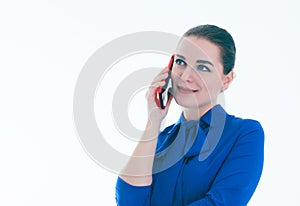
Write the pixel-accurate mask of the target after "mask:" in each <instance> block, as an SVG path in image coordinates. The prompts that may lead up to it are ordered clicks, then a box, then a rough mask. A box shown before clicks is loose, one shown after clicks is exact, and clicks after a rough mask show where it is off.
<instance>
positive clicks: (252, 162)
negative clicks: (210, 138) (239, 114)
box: [188, 120, 264, 206]
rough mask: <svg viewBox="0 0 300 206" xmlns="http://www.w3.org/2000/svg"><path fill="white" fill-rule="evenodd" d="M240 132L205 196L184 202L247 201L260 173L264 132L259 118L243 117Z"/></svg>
mask: <svg viewBox="0 0 300 206" xmlns="http://www.w3.org/2000/svg"><path fill="white" fill-rule="evenodd" d="M244 121H245V122H246V124H244V126H243V129H242V133H241V135H239V137H238V138H237V140H236V142H235V144H234V146H233V148H232V151H231V152H230V153H229V156H228V157H227V158H226V160H225V162H224V163H223V165H222V167H221V169H220V171H219V172H218V174H217V177H216V178H215V180H214V182H213V184H212V186H211V189H210V190H209V191H208V192H207V194H206V196H205V198H203V199H200V200H197V201H195V202H193V203H190V204H188V206H212V205H214V206H215V205H225V206H228V205H230V206H244V205H247V203H248V201H249V200H250V198H251V196H252V194H253V193H254V191H255V189H256V187H257V184H258V182H259V179H260V177H261V173H262V169H263V161H264V132H263V129H262V127H261V125H260V123H259V122H257V121H255V120H244Z"/></svg>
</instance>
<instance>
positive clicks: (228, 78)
mask: <svg viewBox="0 0 300 206" xmlns="http://www.w3.org/2000/svg"><path fill="white" fill-rule="evenodd" d="M234 77H235V73H234V71H233V70H231V71H230V72H229V73H228V74H226V75H224V76H223V87H222V90H221V92H223V91H224V90H226V89H227V88H228V87H229V85H230V83H231V82H232V80H233V79H234Z"/></svg>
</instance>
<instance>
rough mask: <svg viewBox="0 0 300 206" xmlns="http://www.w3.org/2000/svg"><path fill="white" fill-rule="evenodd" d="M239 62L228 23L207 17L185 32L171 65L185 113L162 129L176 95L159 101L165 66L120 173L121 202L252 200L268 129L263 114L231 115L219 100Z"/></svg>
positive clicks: (177, 205)
mask: <svg viewBox="0 0 300 206" xmlns="http://www.w3.org/2000/svg"><path fill="white" fill-rule="evenodd" d="M234 62H235V45H234V41H233V39H232V37H231V35H230V34H229V33H228V32H227V31H226V30H224V29H221V28H219V27H217V26H214V25H203V26H197V27H195V28H192V29H190V30H188V31H187V32H186V33H185V34H184V35H183V37H182V39H181V41H180V42H179V43H178V47H177V49H176V53H175V59H174V64H173V68H172V72H171V79H172V84H173V85H172V92H171V94H172V96H173V98H174V99H175V101H176V103H177V104H178V105H180V106H181V107H182V108H183V112H182V115H181V117H180V118H179V121H178V122H177V123H175V124H173V125H171V126H169V127H167V128H165V129H164V130H163V131H162V132H160V131H159V128H160V125H161V123H162V120H163V119H164V117H165V116H166V114H167V112H168V110H169V106H170V103H171V101H169V102H168V104H167V106H166V108H164V109H161V108H159V107H158V106H157V105H156V101H155V90H156V88H158V87H161V86H163V85H164V84H165V80H166V79H167V77H168V75H169V71H168V68H165V69H163V70H162V71H161V72H160V73H159V74H158V75H157V76H156V77H155V78H154V80H153V82H152V85H151V86H150V87H149V89H148V92H147V101H148V122H147V125H146V128H145V131H144V134H143V136H142V138H141V141H140V143H139V144H138V145H137V147H136V149H135V151H134V153H133V155H132V158H131V159H130V161H129V162H128V164H127V166H126V167H125V168H124V170H123V171H122V173H121V174H120V175H119V178H118V180H117V185H116V200H117V204H118V205H120V206H123V205H130V206H135V205H136V206H156V205H164V206H182V205H189V206H192V205H193V206H196V205H199V206H204V205H229V206H243V205H247V203H248V201H249V200H250V198H251V196H252V194H253V193H254V191H255V189H256V187H257V184H258V182H259V179H260V176H261V172H262V168H263V159H264V132H263V129H262V127H261V125H260V123H259V122H258V121H256V120H251V119H242V118H238V117H235V116H233V115H229V114H227V113H226V111H225V110H224V109H223V108H222V106H221V105H218V104H217V98H218V96H219V94H220V93H222V92H224V90H226V89H227V88H228V87H229V85H230V83H231V82H232V80H233V76H234V72H233V67H234Z"/></svg>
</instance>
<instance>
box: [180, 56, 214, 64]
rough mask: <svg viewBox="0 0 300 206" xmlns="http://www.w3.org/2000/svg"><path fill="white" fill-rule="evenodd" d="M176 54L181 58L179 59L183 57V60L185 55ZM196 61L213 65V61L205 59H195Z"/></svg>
mask: <svg viewBox="0 0 300 206" xmlns="http://www.w3.org/2000/svg"><path fill="white" fill-rule="evenodd" d="M176 56H177V57H179V58H181V59H183V60H185V57H184V56H182V55H180V54H176ZM196 62H197V63H202V64H209V65H211V66H214V64H213V63H211V62H210V61H207V60H202V59H199V60H197V61H196Z"/></svg>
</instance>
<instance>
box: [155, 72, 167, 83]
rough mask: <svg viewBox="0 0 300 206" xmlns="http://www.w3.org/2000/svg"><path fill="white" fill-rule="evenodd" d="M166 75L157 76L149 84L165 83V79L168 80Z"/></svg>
mask: <svg viewBox="0 0 300 206" xmlns="http://www.w3.org/2000/svg"><path fill="white" fill-rule="evenodd" d="M168 76H169V75H168V73H163V74H160V75H157V76H156V77H155V78H154V79H153V81H152V83H151V84H155V83H156V82H160V81H165V80H166V79H167V78H168Z"/></svg>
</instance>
